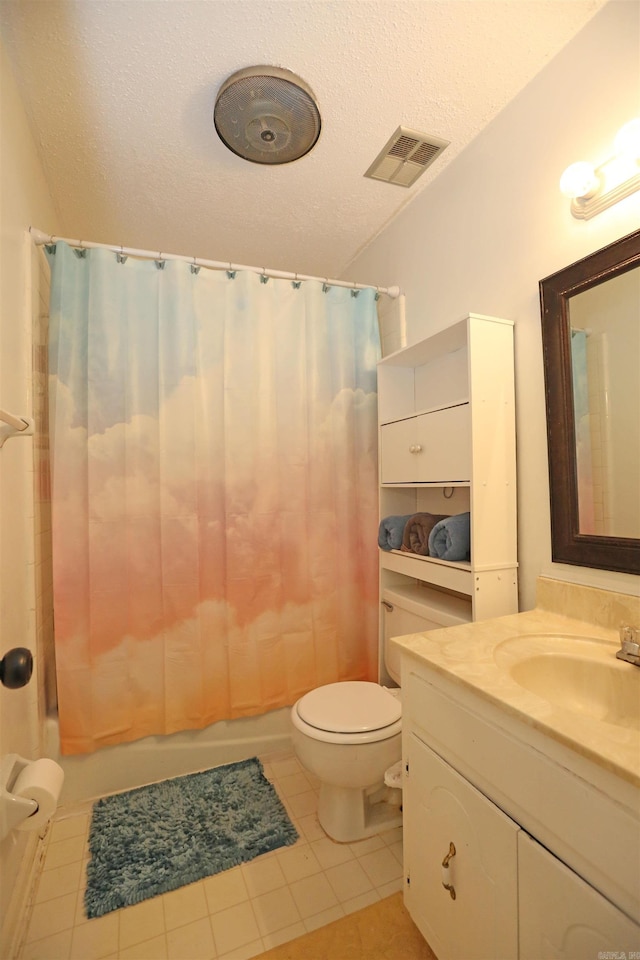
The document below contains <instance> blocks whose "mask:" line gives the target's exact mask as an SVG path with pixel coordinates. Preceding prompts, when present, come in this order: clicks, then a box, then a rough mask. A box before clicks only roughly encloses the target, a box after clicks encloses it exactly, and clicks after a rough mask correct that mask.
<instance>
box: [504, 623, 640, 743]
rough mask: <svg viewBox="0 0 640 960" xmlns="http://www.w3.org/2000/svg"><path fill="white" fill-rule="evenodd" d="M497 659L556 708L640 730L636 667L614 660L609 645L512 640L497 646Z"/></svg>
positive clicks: (558, 639)
mask: <svg viewBox="0 0 640 960" xmlns="http://www.w3.org/2000/svg"><path fill="white" fill-rule="evenodd" d="M495 659H496V662H497V663H498V664H499V665H500V666H503V667H505V668H506V670H507V671H508V673H509V674H510V676H511V678H512V679H513V680H515V682H516V683H517V684H519V685H520V686H521V687H523V688H524V689H525V690H529V691H530V692H531V693H535V694H537V695H538V696H539V697H543V698H544V699H545V700H547V701H548V702H549V703H552V704H554V706H557V707H560V708H562V709H563V710H567V711H569V712H571V713H574V714H580V715H583V716H589V717H591V718H593V719H594V720H600V721H602V722H604V723H611V724H615V725H616V726H618V727H630V728H632V729H636V730H637V729H639V728H640V668H638V667H635V666H632V665H631V664H627V663H623V662H621V661H620V660H617V659H616V656H615V647H614V645H613V644H611V643H608V642H606V641H603V640H598V639H596V638H591V637H564V636H551V635H549V636H547V635H538V636H530V637H514V638H513V639H512V640H506V641H504V642H503V643H502V644H499V646H498V647H497V648H496V651H495Z"/></svg>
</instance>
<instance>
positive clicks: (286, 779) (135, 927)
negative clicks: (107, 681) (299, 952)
mask: <svg viewBox="0 0 640 960" xmlns="http://www.w3.org/2000/svg"><path fill="white" fill-rule="evenodd" d="M261 760H262V762H263V765H264V771H265V774H266V776H267V777H268V778H269V780H271V782H272V783H273V784H274V786H275V788H276V790H277V791H278V794H279V795H280V797H281V799H282V801H283V803H284V804H285V806H286V808H287V811H288V813H289V816H290V817H291V819H292V821H293V823H294V824H295V826H296V828H297V830H298V833H299V835H300V838H299V840H298V841H297V843H296V844H295V845H293V846H291V847H283V848H281V849H280V850H274V851H273V852H272V853H268V854H264V855H263V856H261V857H258V858H256V859H255V860H252V861H251V862H250V863H245V864H242V865H241V866H238V867H234V868H233V869H232V870H227V871H225V872H224V873H220V874H216V875H215V876H213V877H208V878H207V879H205V880H201V881H199V882H198V883H192V884H189V886H186V887H182V888H180V889H179V890H174V891H172V892H171V893H166V894H163V895H162V896H159V897H155V898H153V899H152V900H145V901H143V902H142V903H140V904H137V905H136V906H133V907H127V908H125V909H123V910H117V911H114V912H113V913H109V914H106V916H104V917H99V918H98V919H95V920H87V919H86V917H85V916H84V908H83V896H84V885H85V875H86V863H87V860H88V846H87V841H88V832H89V821H90V812H91V810H90V804H86V805H84V806H83V807H82V808H78V809H77V810H68V811H65V812H63V813H62V814H61V815H60V816H59V817H58V818H57V819H56V820H55V821H54V822H53V824H52V827H51V829H50V831H49V836H48V838H47V848H46V854H45V860H44V866H43V869H42V873H41V874H40V877H39V878H38V883H37V887H36V889H35V892H34V896H33V902H32V904H31V906H30V910H29V917H28V918H27V928H26V935H25V939H24V943H23V945H22V948H21V950H20V954H19V960H94V958H99V957H104V958H111V960H128V958H130V960H245V958H249V957H256V956H259V955H260V954H261V953H263V952H265V951H266V950H270V949H271V948H273V947H275V946H278V945H279V944H282V943H286V942H287V941H289V940H293V939H294V938H296V937H299V936H301V935H303V934H304V933H308V932H309V931H311V930H316V929H318V928H319V927H321V926H323V925H325V924H328V923H331V922H332V921H333V920H336V919H338V918H340V917H344V916H346V915H348V914H349V913H352V912H354V911H355V910H360V909H361V908H362V907H366V906H368V905H369V904H372V903H375V902H376V901H377V900H380V899H383V898H385V897H388V896H390V895H391V894H393V893H395V892H397V891H398V890H400V889H401V888H402V829H401V828H399V829H396V830H390V831H388V832H387V833H383V834H380V835H378V836H376V837H373V838H370V839H368V840H362V841H360V842H358V843H352V844H340V843H334V842H333V841H332V840H330V839H329V838H328V837H327V836H326V835H325V834H324V832H323V831H322V828H321V827H320V825H319V823H318V820H317V817H316V806H317V783H316V782H315V781H314V779H313V778H312V777H311V776H310V775H309V774H307V773H306V772H305V771H304V770H303V768H302V767H301V766H300V765H299V763H298V761H297V760H296V758H295V756H294V755H293V754H282V753H279V754H270V755H265V756H263V757H261Z"/></svg>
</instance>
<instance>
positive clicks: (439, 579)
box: [380, 550, 473, 596]
mask: <svg viewBox="0 0 640 960" xmlns="http://www.w3.org/2000/svg"><path fill="white" fill-rule="evenodd" d="M380 564H381V566H382V568H383V569H384V570H393V571H395V572H396V573H401V574H403V575H404V576H405V577H413V578H414V579H415V580H422V581H423V582H424V583H432V584H433V585H434V586H436V587H443V588H444V589H445V590H453V591H455V592H456V593H464V594H467V595H469V596H471V595H472V594H473V575H472V572H471V564H470V563H465V562H460V563H453V562H449V561H447V560H438V559H436V558H435V557H421V556H419V555H418V554H416V553H403V552H401V551H400V550H389V551H384V550H381V551H380Z"/></svg>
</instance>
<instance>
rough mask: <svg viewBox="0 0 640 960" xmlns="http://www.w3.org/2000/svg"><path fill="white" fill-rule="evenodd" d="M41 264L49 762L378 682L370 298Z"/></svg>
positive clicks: (64, 256) (215, 278)
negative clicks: (46, 346) (54, 704)
mask: <svg viewBox="0 0 640 960" xmlns="http://www.w3.org/2000/svg"><path fill="white" fill-rule="evenodd" d="M49 260H50V263H51V268H52V293H51V313H50V357H49V367H50V399H49V403H50V432H51V459H52V513H53V564H54V615H55V634H56V661H57V679H58V698H59V710H60V731H61V740H62V749H63V752H64V753H67V754H70V753H86V752H90V751H93V750H95V749H96V748H98V747H101V746H105V745H108V744H115V743H121V742H126V741H130V740H135V739H138V738H140V737H145V736H148V735H151V734H168V733H172V732H175V731H178V730H186V729H196V728H202V727H204V726H206V725H208V724H210V723H212V722H214V721H217V720H222V719H230V718H234V717H241V716H250V715H254V714H259V713H264V712H266V711H269V710H272V709H275V708H278V707H282V706H285V705H288V704H291V703H293V702H294V701H295V699H296V698H297V697H298V696H300V695H301V694H303V693H305V692H306V691H308V690H310V689H312V688H313V687H315V686H318V685H320V684H323V683H330V682H333V681H337V680H344V679H375V675H376V665H377V636H378V627H377V549H376V543H377V540H376V535H377V452H376V438H377V432H376V366H375V365H376V361H377V359H378V356H379V339H378V327H377V317H376V309H375V302H374V292H373V291H372V290H363V291H360V293H359V295H358V296H357V297H354V296H352V293H351V291H350V290H348V289H345V288H338V287H329V288H326V287H325V285H323V284H322V283H319V282H312V281H307V282H304V283H301V284H292V283H291V282H289V281H285V280H275V279H272V278H271V279H269V280H268V281H267V282H266V283H265V282H263V280H264V278H261V277H260V276H259V275H257V274H254V273H250V272H239V273H237V274H236V275H232V274H226V273H225V272H214V271H209V270H206V269H201V270H197V269H196V268H194V267H192V266H191V265H190V264H189V263H186V262H184V261H177V260H173V261H172V260H167V261H164V262H157V261H148V260H136V259H133V258H128V259H126V258H123V257H120V256H117V255H116V254H114V253H113V252H111V251H108V250H105V249H92V250H84V251H75V250H73V249H72V248H71V247H69V246H67V245H66V244H65V243H63V242H58V243H57V244H56V245H55V248H49ZM123 261H124V262H123Z"/></svg>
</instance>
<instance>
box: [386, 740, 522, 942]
mask: <svg viewBox="0 0 640 960" xmlns="http://www.w3.org/2000/svg"><path fill="white" fill-rule="evenodd" d="M405 742H406V745H407V751H406V752H407V757H406V759H407V761H408V764H409V774H408V777H407V778H406V780H405V786H404V795H403V809H404V860H405V871H406V874H407V883H406V884H405V903H406V906H407V909H408V910H409V913H410V914H411V916H412V917H413V920H414V922H415V923H416V925H417V926H418V927H419V929H420V931H421V932H422V934H423V936H424V937H425V939H426V940H427V942H428V944H429V946H430V947H431V949H432V950H433V951H434V953H435V954H436V956H437V957H438V960H481V958H482V960H514V957H516V956H517V950H518V925H517V924H518V920H517V914H518V896H517V891H518V887H517V835H518V831H519V829H520V828H519V827H518V825H517V824H516V823H514V822H513V821H512V820H510V819H509V818H508V817H507V816H505V814H504V813H502V811H501V810H498V808H497V807H496V806H494V804H492V803H491V802H490V801H489V800H487V798H486V797H484V796H483V795H482V794H481V793H480V792H479V791H478V790H476V789H475V788H474V787H472V786H471V784H469V783H468V782H467V781H466V780H464V779H463V778H462V777H461V776H460V775H459V774H457V773H456V772H455V771H454V770H453V769H452V768H451V767H450V766H449V765H448V764H446V763H445V762H444V761H443V760H441V759H440V758H439V757H438V756H437V755H436V754H435V753H433V751H432V750H430V749H429V748H428V747H427V746H426V745H425V744H424V743H423V742H422V741H421V740H419V739H418V738H417V737H416V736H415V735H414V734H409V736H408V737H407V738H406V741H405ZM453 850H455V853H453ZM450 854H451V856H450V857H449V860H448V866H446V867H444V866H443V861H444V860H445V858H447V856H449V855H450ZM445 883H446V884H448V885H449V886H450V887H452V890H448V889H446V888H445V886H444V884H445ZM452 894H455V899H454V898H453V896H452Z"/></svg>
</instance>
